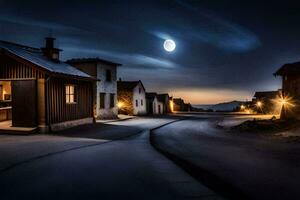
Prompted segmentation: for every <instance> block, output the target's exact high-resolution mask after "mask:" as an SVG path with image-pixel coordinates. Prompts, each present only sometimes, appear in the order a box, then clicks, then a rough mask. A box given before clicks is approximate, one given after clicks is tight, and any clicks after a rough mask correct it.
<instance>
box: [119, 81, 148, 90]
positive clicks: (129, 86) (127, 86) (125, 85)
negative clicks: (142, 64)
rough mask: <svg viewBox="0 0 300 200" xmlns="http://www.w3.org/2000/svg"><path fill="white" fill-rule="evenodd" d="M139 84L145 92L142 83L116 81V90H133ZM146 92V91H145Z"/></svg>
mask: <svg viewBox="0 0 300 200" xmlns="http://www.w3.org/2000/svg"><path fill="white" fill-rule="evenodd" d="M139 83H141V85H142V87H143V88H144V90H145V87H144V85H143V83H142V81H140V80H139V81H118V82H117V85H118V90H133V89H134V88H135V87H136V86H137V85H138V84H139ZM145 91H146V90H145Z"/></svg>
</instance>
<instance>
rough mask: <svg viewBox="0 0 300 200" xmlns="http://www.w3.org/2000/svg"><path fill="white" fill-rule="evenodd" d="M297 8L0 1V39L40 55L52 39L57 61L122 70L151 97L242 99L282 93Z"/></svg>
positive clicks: (298, 49) (296, 48) (182, 1)
mask: <svg viewBox="0 0 300 200" xmlns="http://www.w3.org/2000/svg"><path fill="white" fill-rule="evenodd" d="M299 8H300V6H299V5H298V4H297V3H295V2H292V1H285V2H281V3H278V2H272V4H270V3H268V2H260V1H243V2H241V1H235V0H227V1H219V0H218V1H217V0H209V1H208V0H207V1H206V0H203V1H192V0H177V1H171V0H164V1H121V0H118V1H116V0H112V1H93V0H87V1H83V0H75V1H58V0H52V1H34V0H28V1H21V0H19V1H18V0H17V1H14V0H10V1H7V0H2V1H0V39H2V40H10V41H16V42H19V43H24V44H28V45H33V46H37V47H39V46H41V45H42V44H43V37H45V36H47V35H49V34H52V35H53V36H56V37H57V39H58V40H57V42H58V45H59V47H60V48H62V49H64V50H65V51H64V52H63V54H62V55H63V59H68V58H72V57H82V56H84V57H93V56H98V57H102V58H105V59H111V60H113V61H116V62H120V63H123V64H124V66H123V67H121V68H120V73H119V76H122V77H123V79H130V80H133V79H141V80H143V81H144V82H145V85H146V87H147V88H149V90H152V91H161V92H169V91H172V92H175V90H176V88H178V90H181V91H182V90H184V91H185V92H188V91H190V92H191V94H192V93H193V94H194V93H195V92H197V91H208V90H210V91H212V92H215V91H227V92H226V94H228V95H229V94H234V95H233V97H232V98H237V93H239V92H240V94H241V98H240V99H245V98H246V97H245V95H246V94H252V93H253V92H254V90H260V89H261V90H268V89H276V88H278V87H280V80H279V79H275V78H274V77H273V76H272V73H273V72H274V71H275V70H276V69H277V68H278V67H280V66H281V65H282V64H284V63H285V62H293V61H297V60H298V59H300V56H299V55H300V40H299V39H298V38H299V34H300V28H299V26H298V21H299V19H300V13H299V12H298V11H299ZM166 38H171V39H173V40H175V41H176V45H177V47H176V50H175V51H174V52H173V53H167V52H165V51H164V50H163V46H162V45H163V41H164V39H166ZM228 91H230V92H228ZM232 91H235V92H232ZM200 96H201V95H200ZM228 98H229V97H227V98H224V99H228ZM248 98H249V96H248ZM193 101H194V100H193ZM198 102H199V103H201V99H199V100H198Z"/></svg>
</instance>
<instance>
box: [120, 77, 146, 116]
mask: <svg viewBox="0 0 300 200" xmlns="http://www.w3.org/2000/svg"><path fill="white" fill-rule="evenodd" d="M117 86H118V87H117V88H118V104H119V113H121V114H127V115H145V114H147V104H146V90H145V87H144V86H143V83H142V82H141V81H122V80H119V81H118V82H117Z"/></svg>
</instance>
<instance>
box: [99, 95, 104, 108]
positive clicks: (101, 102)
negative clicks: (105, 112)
mask: <svg viewBox="0 0 300 200" xmlns="http://www.w3.org/2000/svg"><path fill="white" fill-rule="evenodd" d="M100 108H105V93H100Z"/></svg>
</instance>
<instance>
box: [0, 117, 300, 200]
mask: <svg viewBox="0 0 300 200" xmlns="http://www.w3.org/2000/svg"><path fill="white" fill-rule="evenodd" d="M262 117H264V118H267V117H270V116H262ZM251 118H253V116H239V115H213V114H201V115H199V114H181V115H173V116H169V117H161V118H158V117H157V118H150V117H138V118H135V119H129V120H124V121H115V122H113V121H112V122H107V123H97V124H96V125H87V126H81V127H77V128H73V129H69V130H66V131H62V132H58V133H55V134H51V135H29V136H17V135H0V142H1V145H0V152H1V154H0V188H1V193H0V199H21V198H22V199H71V198H72V199H99V198H101V199H121V198H122V199H191V198H192V199H195V198H196V199H205V200H206V199H299V198H300V192H298V179H299V178H300V170H299V166H300V161H299V160H300V146H299V145H298V143H296V142H290V143H287V142H283V141H280V140H272V139H268V138H265V137H261V136H259V135H255V134H254V135H251V134H250V135H249V134H236V133H235V134H233V133H230V132H228V131H226V130H225V129H221V128H219V127H217V125H222V126H223V127H226V126H232V125H235V124H238V123H241V122H242V121H245V120H247V119H251ZM155 128H156V129H155ZM152 129H154V130H152ZM151 130H152V131H151ZM149 134H150V135H151V141H150V140H149V137H150V135H149ZM150 142H151V144H152V146H151V144H150Z"/></svg>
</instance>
